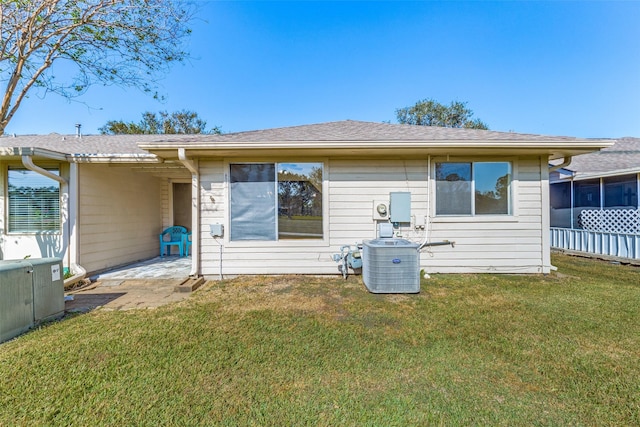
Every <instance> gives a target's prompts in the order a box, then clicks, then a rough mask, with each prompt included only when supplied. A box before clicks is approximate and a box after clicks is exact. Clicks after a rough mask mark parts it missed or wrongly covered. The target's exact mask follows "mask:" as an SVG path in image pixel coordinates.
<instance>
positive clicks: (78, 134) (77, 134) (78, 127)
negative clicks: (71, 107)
mask: <svg viewBox="0 0 640 427" xmlns="http://www.w3.org/2000/svg"><path fill="white" fill-rule="evenodd" d="M81 128H82V125H81V124H80V123H76V138H82V133H81V132H80V129H81Z"/></svg>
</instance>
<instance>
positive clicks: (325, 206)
mask: <svg viewBox="0 0 640 427" xmlns="http://www.w3.org/2000/svg"><path fill="white" fill-rule="evenodd" d="M239 163H242V164H260V163H275V164H276V165H277V164H280V163H320V164H321V165H322V239H283V240H231V182H230V180H231V176H230V170H229V168H230V165H232V164H239ZM328 177H329V160H328V158H326V157H323V158H317V157H312V158H306V157H303V158H298V157H294V158H288V157H283V158H275V159H274V158H260V159H255V158H252V159H251V160H245V159H242V158H238V159H235V158H234V159H225V160H224V198H225V200H226V209H225V213H224V226H225V232H224V243H225V246H227V247H229V248H273V247H276V248H277V247H328V246H329V241H330V239H329V179H328ZM276 236H277V223H276Z"/></svg>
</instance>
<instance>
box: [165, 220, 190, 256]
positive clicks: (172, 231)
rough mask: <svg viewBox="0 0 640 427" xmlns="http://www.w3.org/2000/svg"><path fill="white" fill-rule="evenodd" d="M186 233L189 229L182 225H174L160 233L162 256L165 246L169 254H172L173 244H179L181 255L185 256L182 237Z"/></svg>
mask: <svg viewBox="0 0 640 427" xmlns="http://www.w3.org/2000/svg"><path fill="white" fill-rule="evenodd" d="M186 234H187V229H186V228H185V227H183V226H181V225H174V226H173V227H169V228H167V229H165V230H164V231H163V232H162V233H160V257H163V256H164V248H167V255H171V246H177V247H178V249H179V250H180V256H184V246H183V241H182V237H183V236H185V235H186ZM167 236H168V240H167Z"/></svg>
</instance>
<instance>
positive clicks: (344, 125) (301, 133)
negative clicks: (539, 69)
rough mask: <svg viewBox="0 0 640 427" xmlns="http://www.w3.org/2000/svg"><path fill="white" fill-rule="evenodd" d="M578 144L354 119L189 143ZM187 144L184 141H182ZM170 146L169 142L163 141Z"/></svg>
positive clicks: (557, 138)
mask: <svg viewBox="0 0 640 427" xmlns="http://www.w3.org/2000/svg"><path fill="white" fill-rule="evenodd" d="M462 140H466V141H479V142H481V141H566V142H572V141H580V139H578V138H573V137H567V136H545V135H534V134H521V133H514V132H497V131H490V130H478V129H454V128H443V127H435V126H415V125H402V124H391V123H374V122H362V121H354V120H343V121H339V122H327V123H319V124H310V125H301V126H290V127H283V128H273V129H263V130H253V131H245V132H236V133H228V134H223V135H209V136H207V137H205V138H203V137H202V136H195V137H194V138H193V142H270V141H462ZM185 141H188V138H187V139H186V140H185ZM167 142H168V143H170V142H169V141H167Z"/></svg>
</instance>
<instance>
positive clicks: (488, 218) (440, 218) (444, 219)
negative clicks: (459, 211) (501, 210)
mask: <svg viewBox="0 0 640 427" xmlns="http://www.w3.org/2000/svg"><path fill="white" fill-rule="evenodd" d="M497 162H508V163H510V164H511V185H510V188H509V198H510V199H509V202H510V203H509V208H510V211H511V212H510V213H508V214H500V215H477V214H469V215H436V199H437V194H436V163H497ZM430 169H431V176H429V193H430V194H431V202H430V206H429V212H430V215H431V221H432V222H434V223H438V222H441V223H454V222H458V223H465V222H467V223H475V222H483V223H500V222H518V221H519V213H518V198H517V197H516V196H517V195H518V182H519V179H518V175H519V171H518V158H517V157H487V158H481V159H479V158H477V157H452V156H441V157H432V158H431V165H430ZM474 193H475V177H474V179H473V180H472V181H471V194H474ZM472 207H473V209H474V211H475V198H473V197H472Z"/></svg>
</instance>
